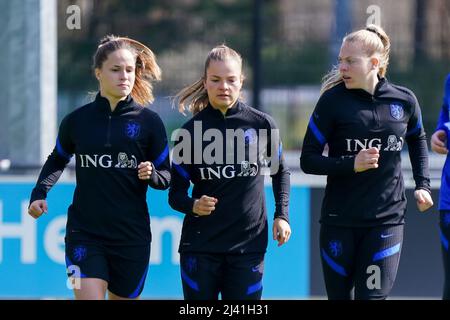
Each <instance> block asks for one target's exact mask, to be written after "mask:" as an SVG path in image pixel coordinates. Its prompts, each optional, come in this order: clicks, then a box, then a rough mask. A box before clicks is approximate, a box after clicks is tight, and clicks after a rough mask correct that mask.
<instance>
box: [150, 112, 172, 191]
mask: <svg viewBox="0 0 450 320" xmlns="http://www.w3.org/2000/svg"><path fill="white" fill-rule="evenodd" d="M151 125H152V128H153V130H152V136H151V148H150V155H149V158H150V161H151V162H152V164H153V170H152V174H151V175H150V180H149V182H148V184H149V186H150V187H152V188H154V189H159V190H165V189H167V188H168V187H169V184H170V179H171V175H170V160H169V153H170V150H169V143H168V141H167V134H166V128H165V127H164V124H163V122H162V120H161V118H160V117H159V115H158V114H156V113H155V114H154V117H153V119H152V124H151Z"/></svg>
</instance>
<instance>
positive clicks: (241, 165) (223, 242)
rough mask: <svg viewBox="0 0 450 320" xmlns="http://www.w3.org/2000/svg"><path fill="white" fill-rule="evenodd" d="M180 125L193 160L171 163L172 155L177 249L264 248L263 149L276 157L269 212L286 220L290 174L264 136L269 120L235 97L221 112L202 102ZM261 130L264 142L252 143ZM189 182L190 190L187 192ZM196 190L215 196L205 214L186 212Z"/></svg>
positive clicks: (171, 195) (278, 149) (272, 124)
mask: <svg viewBox="0 0 450 320" xmlns="http://www.w3.org/2000/svg"><path fill="white" fill-rule="evenodd" d="M182 130H185V132H188V133H189V136H190V141H191V144H190V146H191V150H190V153H191V155H192V158H193V159H192V158H191V159H188V160H193V161H184V162H181V163H176V162H175V161H174V160H172V161H173V162H172V183H171V186H170V190H169V204H170V205H171V206H172V208H174V209H175V210H178V211H180V212H182V213H184V214H185V217H184V221H183V231H182V235H181V241H180V246H179V251H180V252H181V253H186V252H197V253H228V254H230V253H231V254H234V253H236V254H240V253H264V252H265V251H266V248H267V243H268V226H267V214H266V200H265V194H264V177H265V175H264V174H262V172H263V171H262V170H263V168H264V166H265V165H267V162H265V159H267V158H265V157H264V156H263V154H266V155H268V154H270V155H272V156H273V157H276V158H274V159H278V161H279V166H278V167H277V170H273V171H270V177H271V180H272V188H273V194H274V198H275V212H274V216H273V217H274V218H281V219H284V220H286V221H289V217H288V204H289V191H290V190H289V189H290V174H289V170H288V168H287V166H286V164H285V162H284V157H283V153H282V148H281V146H282V145H281V141H280V140H279V139H278V138H277V137H272V136H271V135H270V132H271V130H274V131H277V130H278V129H277V127H276V125H275V122H274V121H273V119H272V118H271V117H270V116H269V115H267V114H265V113H263V112H260V111H258V110H256V109H254V108H252V107H250V106H247V105H246V104H245V103H243V102H240V101H238V102H237V103H236V104H235V105H234V106H233V107H231V108H229V109H228V110H227V112H226V114H225V115H224V114H222V112H221V111H219V110H217V109H215V108H213V107H212V106H211V105H208V106H207V107H205V108H204V109H203V110H202V111H200V112H199V113H197V114H196V115H195V116H194V117H193V118H192V119H190V120H189V121H187V122H186V123H185V124H184V125H183V127H182ZM227 132H228V133H229V132H234V133H236V132H241V133H242V136H240V137H239V135H236V138H234V139H227ZM264 132H266V133H268V135H267V136H268V141H267V144H265V143H261V145H258V143H259V142H261V141H264V139H262V136H261V135H262V134H263V133H264ZM208 133H211V136H209V135H208ZM186 136H187V135H184V137H186ZM212 136H214V138H212ZM261 139H262V140H261ZM194 140H195V141H194ZM219 140H220V141H222V143H220V144H216V145H215V146H218V147H217V148H216V149H215V152H211V154H213V155H214V156H216V158H215V159H214V160H217V161H208V160H207V159H206V156H207V155H208V154H209V153H210V151H211V148H212V147H211V146H212V145H213V144H214V143H215V142H217V141H219ZM239 142H241V144H240V145H241V146H242V145H245V160H243V158H244V157H243V158H241V159H239V151H238V148H239ZM272 142H273V143H272ZM181 143H183V144H185V143H186V141H184V138H183V139H180V140H179V141H177V142H175V146H174V158H175V153H176V150H177V147H178V144H181ZM196 143H200V145H199V146H200V147H199V148H197V147H196V146H195V145H194V144H196ZM256 145H258V156H257V158H256V157H255V159H253V160H252V159H251V158H252V157H250V156H249V155H250V151H249V150H250V149H252V148H253V147H255V146H256ZM270 145H273V146H274V148H271V147H270V150H271V151H270V152H268V150H267V148H269V147H268V146H270ZM219 149H220V150H219ZM185 151H186V150H185ZM219 154H220V156H219ZM195 157H197V158H195ZM188 158H189V157H188ZM272 161H273V160H272ZM267 174H269V172H267ZM191 183H192V184H193V188H192V195H189V188H190V184H191ZM202 195H207V196H211V197H215V198H217V199H218V202H217V203H216V205H215V210H214V211H212V213H211V214H210V215H207V216H197V215H196V214H194V213H193V211H192V209H193V205H194V201H195V199H199V198H200V197H201V196H202Z"/></svg>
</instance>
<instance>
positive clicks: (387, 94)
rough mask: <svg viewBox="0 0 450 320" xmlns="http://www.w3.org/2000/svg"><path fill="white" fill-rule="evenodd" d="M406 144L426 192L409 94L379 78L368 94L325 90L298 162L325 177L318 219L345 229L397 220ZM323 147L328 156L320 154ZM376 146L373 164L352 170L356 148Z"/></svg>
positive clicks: (423, 156)
mask: <svg viewBox="0 0 450 320" xmlns="http://www.w3.org/2000/svg"><path fill="white" fill-rule="evenodd" d="M405 143H407V145H408V151H409V157H410V160H411V164H412V168H413V176H414V180H415V183H416V189H424V190H427V191H430V179H429V172H428V148H427V142H426V136H425V131H424V128H423V125H422V117H421V111H420V106H419V103H418V101H417V99H416V97H415V96H414V94H413V93H412V92H411V91H410V90H408V89H406V88H404V87H400V86H396V85H393V84H390V83H389V82H388V81H387V80H386V79H385V78H381V79H380V81H379V82H378V84H377V86H376V88H375V92H374V94H373V95H371V94H370V93H368V92H366V91H365V90H362V89H347V88H346V87H345V84H344V83H340V84H338V85H337V86H335V87H333V88H331V89H329V90H327V91H325V92H324V93H323V94H322V96H321V97H320V99H319V101H318V102H317V105H316V107H315V109H314V112H313V114H312V116H311V119H310V121H309V125H308V128H307V131H306V136H305V139H304V142H303V149H302V154H301V159H300V164H301V167H302V169H303V171H304V172H305V173H309V174H318V175H327V176H328V177H327V186H326V189H325V196H324V199H323V203H322V211H321V222H322V223H326V224H329V225H336V226H346V227H371V226H376V225H380V224H402V223H403V222H404V214H405V210H406V197H405V187H404V182H403V176H402V171H401V157H400V156H401V151H402V150H403V146H404V144H405ZM325 145H328V155H327V156H325V155H322V153H323V151H324V149H325ZM371 147H376V148H378V149H379V153H380V158H379V160H378V165H379V167H378V168H376V169H369V170H367V171H364V172H359V173H355V172H354V161H355V156H356V155H357V154H358V152H359V151H361V149H368V148H371Z"/></svg>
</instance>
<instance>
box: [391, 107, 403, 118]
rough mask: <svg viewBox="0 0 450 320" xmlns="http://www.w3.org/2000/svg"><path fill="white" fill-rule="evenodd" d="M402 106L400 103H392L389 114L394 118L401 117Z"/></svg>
mask: <svg viewBox="0 0 450 320" xmlns="http://www.w3.org/2000/svg"><path fill="white" fill-rule="evenodd" d="M403 115H404V112H403V106H402V105H401V104H396V103H393V104H391V116H392V118H394V119H396V120H400V119H401V118H403Z"/></svg>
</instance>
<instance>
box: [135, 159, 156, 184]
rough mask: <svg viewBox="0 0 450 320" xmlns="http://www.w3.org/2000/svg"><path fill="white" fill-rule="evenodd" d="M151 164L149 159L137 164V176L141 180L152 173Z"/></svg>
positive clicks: (148, 177)
mask: <svg viewBox="0 0 450 320" xmlns="http://www.w3.org/2000/svg"><path fill="white" fill-rule="evenodd" d="M152 171H153V165H152V163H151V162H150V161H145V162H141V163H139V165H138V177H139V179H141V180H148V179H150V176H151V175H152Z"/></svg>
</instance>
